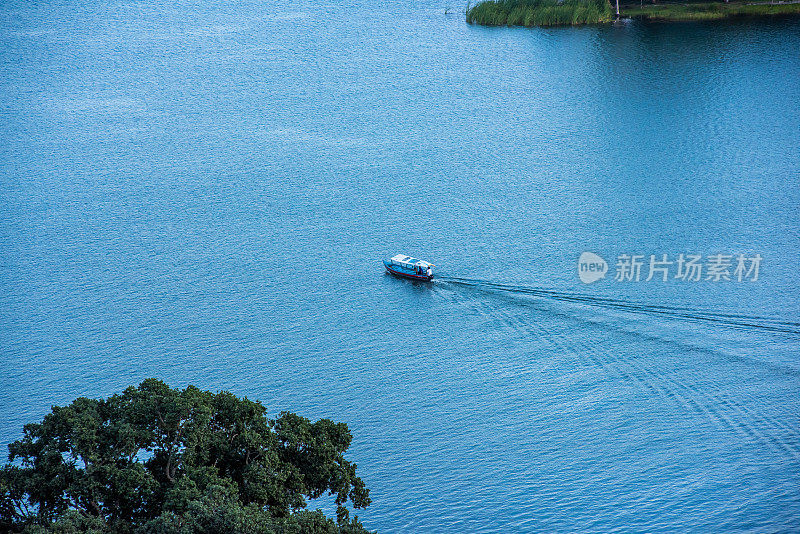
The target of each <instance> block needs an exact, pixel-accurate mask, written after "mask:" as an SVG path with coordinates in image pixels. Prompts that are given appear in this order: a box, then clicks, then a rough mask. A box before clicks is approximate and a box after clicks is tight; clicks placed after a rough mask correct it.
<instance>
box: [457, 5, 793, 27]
mask: <svg viewBox="0 0 800 534" xmlns="http://www.w3.org/2000/svg"><path fill="white" fill-rule="evenodd" d="M795 2H796V0H795ZM620 4H621V5H620V11H621V16H622V17H623V18H625V17H630V18H636V19H642V20H652V21H691V20H720V19H726V18H734V17H763V16H776V15H800V2H797V3H792V2H791V1H790V2H782V3H781V2H774V3H773V2H758V3H752V2H692V3H681V2H668V3H658V4H656V3H653V2H651V1H650V0H648V2H647V3H644V2H640V3H627V2H626V3H622V2H620ZM612 20H614V8H612V6H611V3H610V2H609V1H608V0H562V1H558V0H485V1H483V2H480V3H478V4H476V5H475V6H472V7H468V8H467V22H469V23H474V24H482V25H485V26H565V25H578V24H598V23H601V22H610V21H612Z"/></svg>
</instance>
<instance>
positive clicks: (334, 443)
mask: <svg viewBox="0 0 800 534" xmlns="http://www.w3.org/2000/svg"><path fill="white" fill-rule="evenodd" d="M351 440H352V436H351V434H350V431H349V430H348V428H347V425H346V424H344V423H334V422H333V421H331V420H329V419H321V420H319V421H317V422H315V423H311V422H310V421H309V420H308V419H306V418H304V417H300V416H298V415H295V414H293V413H288V412H283V413H281V414H280V416H279V417H278V418H277V419H274V420H270V419H267V417H266V409H265V408H264V406H263V405H262V404H261V403H259V402H253V401H251V400H248V399H247V398H244V399H240V398H238V397H236V396H235V395H233V394H231V393H228V392H220V393H217V394H213V393H211V392H209V391H201V390H200V389H198V388H196V387H194V386H189V387H187V388H186V389H183V390H179V389H172V388H170V387H169V386H167V385H166V384H164V383H163V382H161V381H159V380H155V379H148V380H145V381H144V382H142V383H141V384H140V385H139V387H136V388H134V387H130V388H128V389H126V390H125V391H124V392H123V393H122V394H118V395H114V396H112V397H110V398H108V399H100V400H96V399H87V398H79V399H77V400H75V401H74V402H73V403H72V404H70V405H69V406H65V407H58V406H56V407H53V409H52V412H51V413H49V414H48V415H47V416H45V418H44V421H42V422H41V423H35V424H28V425H25V427H24V437H23V438H22V439H21V440H19V441H15V442H14V443H12V444H11V445H9V451H10V454H9V461H10V463H9V464H7V465H5V466H4V467H3V468H2V470H0V531H3V532H5V531H10V532H21V531H26V532H32V533H33V532H42V533H44V532H63V533H68V532H98V533H100V532H102V533H106V532H114V533H117V532H118V533H148V534H149V533H152V534H168V533H186V534H189V533H201V532H209V533H210V532H214V533H217V532H219V533H231V534H248V533H269V532H287V533H288V532H314V533H317V532H319V533H329V532H330V533H334V532H336V533H341V532H348V533H349V532H353V533H356V532H366V531H365V530H364V529H363V527H362V525H361V523H359V521H358V517H355V518H353V519H352V520H351V519H350V517H349V511H348V509H347V507H346V504H347V503H348V501H349V502H350V503H352V506H353V507H355V508H363V507H366V506H368V505H369V503H370V499H369V490H367V488H366V487H365V486H364V482H363V481H362V480H361V479H360V478H359V477H358V476H356V465H355V464H353V463H351V462H348V461H347V460H346V459H345V458H344V453H345V451H346V450H347V448H348V447H349V446H350V442H351ZM325 494H328V495H332V496H335V502H336V505H337V518H336V521H334V520H333V519H330V518H328V517H326V516H325V515H324V514H323V513H322V512H320V511H314V512H311V511H307V510H305V507H306V504H307V501H306V500H307V499H309V498H311V499H315V498H318V497H321V496H323V495H325Z"/></svg>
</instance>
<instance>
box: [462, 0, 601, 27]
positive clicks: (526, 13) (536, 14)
mask: <svg viewBox="0 0 800 534" xmlns="http://www.w3.org/2000/svg"><path fill="white" fill-rule="evenodd" d="M613 18H614V11H613V10H612V8H611V4H609V3H608V0H563V1H562V2H559V1H558V0H487V1H484V2H481V3H479V4H477V5H475V6H473V7H470V8H469V9H467V22H469V23H471V24H472V23H474V24H482V25H485V26H566V25H578V24H597V23H600V22H609V21H611V20H613Z"/></svg>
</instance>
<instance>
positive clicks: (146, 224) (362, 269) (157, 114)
mask: <svg viewBox="0 0 800 534" xmlns="http://www.w3.org/2000/svg"><path fill="white" fill-rule="evenodd" d="M447 7H450V8H451V11H453V13H452V14H448V15H445V14H444V11H445V8H447ZM461 9H462V8H461V6H457V5H455V4H447V2H444V1H441V2H440V1H430V2H427V1H425V2H422V1H418V2H393V1H388V2H359V1H350V2H329V1H327V0H322V1H320V2H305V1H300V2H294V1H289V2H282V3H275V4H273V3H244V2H214V1H210V2H167V3H157V2H147V1H145V2H109V1H100V2H58V3H56V2H52V3H40V2H21V1H15V0H12V1H8V2H3V4H2V6H0V117H2V122H0V444H2V446H3V447H5V445H4V444H6V443H8V442H9V441H12V440H14V439H16V438H18V437H19V436H20V434H21V427H22V425H23V424H24V423H25V422H30V421H35V420H38V419H40V418H41V417H42V416H43V415H44V413H46V412H47V410H49V407H50V406H51V405H53V404H63V403H67V402H69V401H70V400H71V399H73V398H75V397H76V396H78V395H89V396H105V395H109V394H111V393H113V392H116V391H119V390H121V389H122V388H123V387H125V386H127V385H129V384H132V383H137V382H138V381H140V380H141V379H143V378H145V377H148V376H156V377H160V378H163V379H164V380H166V381H168V382H169V383H170V384H172V385H174V386H182V385H185V384H187V383H193V384H195V385H197V386H200V387H203V388H209V389H220V388H225V389H229V390H231V391H233V392H235V393H237V394H239V395H248V396H250V397H251V398H258V399H261V400H262V401H263V402H264V403H265V404H266V405H267V406H268V408H269V410H270V412H271V413H272V414H277V412H278V411H280V410H284V409H288V410H293V411H297V412H299V413H302V414H305V415H308V416H310V417H313V418H316V417H323V416H328V417H331V418H333V419H336V420H341V421H346V422H347V423H348V424H349V425H350V428H351V430H352V432H353V434H354V436H355V440H354V442H353V446H352V448H351V451H350V457H351V458H352V459H353V460H355V461H356V462H357V463H358V464H359V471H360V472H361V475H362V477H363V478H364V479H365V481H366V483H367V485H368V487H369V488H371V496H372V498H373V504H372V506H370V507H369V508H368V509H367V510H365V511H361V512H360V514H359V515H360V517H361V518H362V520H363V521H364V523H365V524H366V525H367V526H368V527H370V528H374V529H378V530H379V531H381V532H467V531H474V532H490V531H504V532H523V531H533V530H542V531H578V530H592V531H603V532H607V531H613V530H620V531H631V530H645V531H658V530H667V531H695V532H702V531H723V530H724V531H756V532H766V531H785V530H797V529H798V528H800V490H798V488H800V421H799V420H798V417H799V414H800V351H799V350H798V349H800V297H798V293H799V292H800V277H799V276H798V258H800V225H799V223H798V212H799V210H800V190H799V189H798V187H797V184H798V179H800V172H799V171H798V169H800V166H799V165H798V163H799V162H800V106H799V105H798V102H800V55H798V50H800V24H799V23H798V22H796V21H790V20H776V21H764V22H758V21H745V22H737V23H731V24H715V25H705V24H694V25H688V24H687V25H684V24H673V25H651V26H643V25H639V24H626V25H622V26H618V27H613V26H610V25H609V26H602V27H588V28H575V29H566V28H565V29H551V30H538V29H533V30H525V29H507V28H482V27H477V26H468V25H466V24H465V23H464V20H463V19H464V17H463V14H460V13H459V11H460V10H461ZM583 251H593V252H596V253H598V254H600V255H602V256H603V257H605V258H606V260H608V261H609V263H610V268H611V270H612V272H610V273H609V276H608V277H607V278H606V279H605V280H601V281H599V282H597V283H595V284H592V285H584V284H582V283H581V282H580V281H579V280H578V277H577V273H576V261H577V258H578V256H579V255H580V254H581V252H583ZM397 252H405V253H409V254H414V255H417V256H419V257H422V258H425V259H429V260H431V261H433V262H434V263H436V264H437V272H438V274H439V275H440V277H439V279H438V280H437V281H436V282H435V283H434V284H432V285H427V284H423V285H420V284H413V283H408V282H404V281H401V280H397V279H394V278H391V277H389V276H387V275H384V274H383V273H382V266H381V263H380V260H381V259H382V258H383V257H385V256H388V255H391V254H395V253H397ZM680 253H687V254H688V253H698V254H702V255H711V254H716V253H725V254H738V253H745V254H748V255H753V254H760V255H761V256H762V257H763V263H762V265H761V271H760V276H759V279H758V280H757V281H742V282H738V281H736V280H733V281H730V282H719V283H715V282H712V281H704V280H703V281H699V282H681V281H680V280H675V279H670V280H668V281H667V282H662V281H659V280H658V279H656V280H651V281H650V282H645V281H644V280H642V281H639V282H633V281H631V282H618V281H614V280H613V270H614V263H615V261H616V258H617V256H618V255H619V254H641V255H650V254H655V255H659V256H660V255H661V254H668V255H670V257H672V258H673V259H674V258H675V257H676V256H677V255H678V254H680ZM643 278H644V277H643Z"/></svg>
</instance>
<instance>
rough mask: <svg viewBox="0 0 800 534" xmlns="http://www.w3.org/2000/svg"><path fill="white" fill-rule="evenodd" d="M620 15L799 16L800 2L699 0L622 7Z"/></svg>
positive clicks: (646, 17) (703, 17) (649, 17)
mask: <svg viewBox="0 0 800 534" xmlns="http://www.w3.org/2000/svg"><path fill="white" fill-rule="evenodd" d="M621 11H622V16H624V17H630V18H635V19H643V20H653V21H657V20H665V21H669V20H674V21H679V20H720V19H726V18H734V17H763V16H776V15H800V3H794V4H786V3H784V4H778V3H774V4H773V3H744V2H730V3H723V2H702V3H688V4H682V3H668V4H639V5H624V6H622V10H621Z"/></svg>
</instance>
